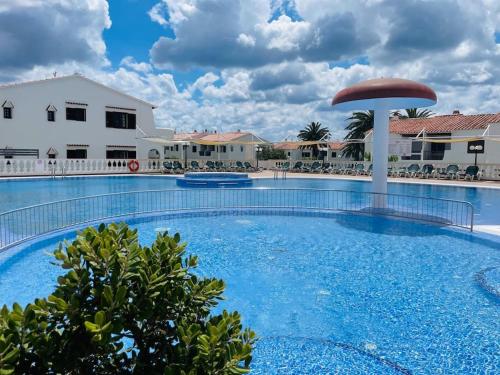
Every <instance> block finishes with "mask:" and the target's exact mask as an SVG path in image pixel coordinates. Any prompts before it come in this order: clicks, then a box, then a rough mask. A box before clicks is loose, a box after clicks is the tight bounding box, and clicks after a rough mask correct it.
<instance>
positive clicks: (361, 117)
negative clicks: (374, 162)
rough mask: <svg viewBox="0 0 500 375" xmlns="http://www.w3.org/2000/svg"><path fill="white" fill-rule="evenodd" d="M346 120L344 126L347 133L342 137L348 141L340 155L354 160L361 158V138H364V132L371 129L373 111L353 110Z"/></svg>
mask: <svg viewBox="0 0 500 375" xmlns="http://www.w3.org/2000/svg"><path fill="white" fill-rule="evenodd" d="M347 120H349V121H350V122H349V125H347V127H346V130H349V133H347V135H346V136H345V137H344V139H345V140H346V141H348V143H347V145H346V146H345V147H344V149H343V150H342V156H343V157H346V158H353V159H354V160H363V155H364V152H365V144H364V143H363V142H362V141H361V140H362V139H364V138H365V134H366V132H368V131H370V130H372V129H373V111H366V112H354V113H353V114H352V116H351V117H349V118H348V119H347ZM349 141H354V142H352V143H351V142H349Z"/></svg>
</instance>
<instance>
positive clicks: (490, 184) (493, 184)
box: [249, 170, 500, 189]
mask: <svg viewBox="0 0 500 375" xmlns="http://www.w3.org/2000/svg"><path fill="white" fill-rule="evenodd" d="M249 176H250V177H252V178H273V177H274V172H273V171H267V170H266V171H261V172H259V173H250V174H249ZM287 178H329V179H333V180H335V179H337V180H357V181H371V179H372V178H371V176H351V175H341V174H325V173H294V172H288V173H287ZM388 181H389V182H400V183H404V184H429V185H445V186H463V187H480V188H493V189H500V181H464V180H458V181H457V180H438V179H435V178H428V179H427V178H406V177H389V178H388Z"/></svg>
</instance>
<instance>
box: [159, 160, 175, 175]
mask: <svg viewBox="0 0 500 375" xmlns="http://www.w3.org/2000/svg"><path fill="white" fill-rule="evenodd" d="M173 169H174V166H173V165H172V162H171V161H164V162H163V168H162V172H163V173H172V172H173Z"/></svg>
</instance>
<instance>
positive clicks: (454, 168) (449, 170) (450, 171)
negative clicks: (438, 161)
mask: <svg viewBox="0 0 500 375" xmlns="http://www.w3.org/2000/svg"><path fill="white" fill-rule="evenodd" d="M458 172H459V168H458V165H456V164H450V165H448V167H446V170H444V171H441V173H439V175H438V177H439V178H441V177H443V178H449V179H451V180H453V179H454V178H456V179H457V180H458Z"/></svg>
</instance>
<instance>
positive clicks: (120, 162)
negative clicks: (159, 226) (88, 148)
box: [0, 159, 161, 177]
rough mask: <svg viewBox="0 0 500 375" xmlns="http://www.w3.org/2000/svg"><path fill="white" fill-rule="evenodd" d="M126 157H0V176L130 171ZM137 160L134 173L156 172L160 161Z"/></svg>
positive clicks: (159, 166)
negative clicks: (137, 166) (136, 167)
mask: <svg viewBox="0 0 500 375" xmlns="http://www.w3.org/2000/svg"><path fill="white" fill-rule="evenodd" d="M129 161H130V160H127V159H0V176H5V177H7V176H62V175H79V174H113V173H131V172H130V169H129V167H128V162H129ZM138 161H139V170H138V171H137V172H136V173H150V172H158V171H159V170H160V168H161V161H160V160H156V159H145V160H138Z"/></svg>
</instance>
